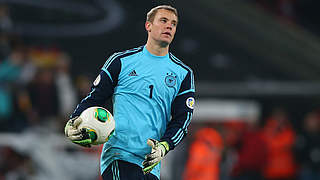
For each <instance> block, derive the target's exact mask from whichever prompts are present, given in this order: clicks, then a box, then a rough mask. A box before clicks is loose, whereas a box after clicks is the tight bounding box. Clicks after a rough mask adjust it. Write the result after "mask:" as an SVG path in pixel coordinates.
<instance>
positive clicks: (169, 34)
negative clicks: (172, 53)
mask: <svg viewBox="0 0 320 180" xmlns="http://www.w3.org/2000/svg"><path fill="white" fill-rule="evenodd" d="M162 34H165V35H168V36H170V37H171V33H169V32H164V33H162Z"/></svg>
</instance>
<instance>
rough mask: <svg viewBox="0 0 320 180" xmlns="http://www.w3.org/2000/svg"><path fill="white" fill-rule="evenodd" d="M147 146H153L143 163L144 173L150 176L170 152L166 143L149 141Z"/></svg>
mask: <svg viewBox="0 0 320 180" xmlns="http://www.w3.org/2000/svg"><path fill="white" fill-rule="evenodd" d="M147 144H148V145H149V146H151V148H152V149H151V153H150V154H148V155H146V156H145V160H144V161H143V163H142V165H143V173H144V174H148V173H149V172H151V171H152V169H153V168H154V167H155V166H156V165H157V164H158V163H159V162H160V161H161V159H163V157H164V156H165V155H166V154H167V153H168V151H169V144H168V143H167V142H166V141H161V142H159V141H157V140H155V139H148V141H147Z"/></svg>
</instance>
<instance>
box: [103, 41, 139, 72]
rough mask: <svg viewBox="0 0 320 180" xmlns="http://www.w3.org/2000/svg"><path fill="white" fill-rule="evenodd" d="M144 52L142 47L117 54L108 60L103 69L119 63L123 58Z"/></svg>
mask: <svg viewBox="0 0 320 180" xmlns="http://www.w3.org/2000/svg"><path fill="white" fill-rule="evenodd" d="M142 50H143V46H140V47H136V48H132V49H128V50H125V51H119V52H115V53H113V54H112V55H111V56H109V57H108V59H107V60H106V62H105V63H104V65H103V67H102V68H106V69H107V68H108V67H109V66H110V65H111V64H112V63H119V60H120V59H121V58H124V57H128V56H132V55H134V54H137V53H139V52H142Z"/></svg>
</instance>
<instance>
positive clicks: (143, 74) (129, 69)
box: [118, 61, 182, 100]
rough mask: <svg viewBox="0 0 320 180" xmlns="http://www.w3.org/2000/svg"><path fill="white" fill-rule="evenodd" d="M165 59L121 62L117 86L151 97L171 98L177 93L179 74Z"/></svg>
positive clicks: (159, 98) (179, 81) (179, 80)
mask: <svg viewBox="0 0 320 180" xmlns="http://www.w3.org/2000/svg"><path fill="white" fill-rule="evenodd" d="M177 72H178V71H177V69H176V67H175V66H172V65H171V64H170V63H168V62H166V61H132V62H127V63H123V65H122V68H121V73H120V76H119V81H118V87H119V88H120V89H122V90H123V91H129V93H133V94H137V95H140V96H144V97H147V98H151V99H158V100H162V99H170V100H172V99H173V98H174V97H175V96H176V95H177V93H178V91H179V88H180V84H181V82H182V80H181V74H179V73H177Z"/></svg>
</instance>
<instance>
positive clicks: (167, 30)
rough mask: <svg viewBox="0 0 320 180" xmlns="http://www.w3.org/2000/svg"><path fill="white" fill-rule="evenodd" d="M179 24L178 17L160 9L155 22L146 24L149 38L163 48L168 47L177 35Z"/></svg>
mask: <svg viewBox="0 0 320 180" xmlns="http://www.w3.org/2000/svg"><path fill="white" fill-rule="evenodd" d="M177 24H178V18H177V16H176V15H175V14H174V13H173V12H171V11H169V10H166V9H159V10H158V11H157V13H156V15H155V17H154V20H153V22H148V21H147V22H146V30H147V31H148V36H149V37H148V38H151V39H152V40H154V41H155V42H157V43H159V44H160V45H161V46H163V47H165V46H168V45H169V44H170V43H171V42H172V40H173V38H174V35H175V33H176V28H177Z"/></svg>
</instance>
